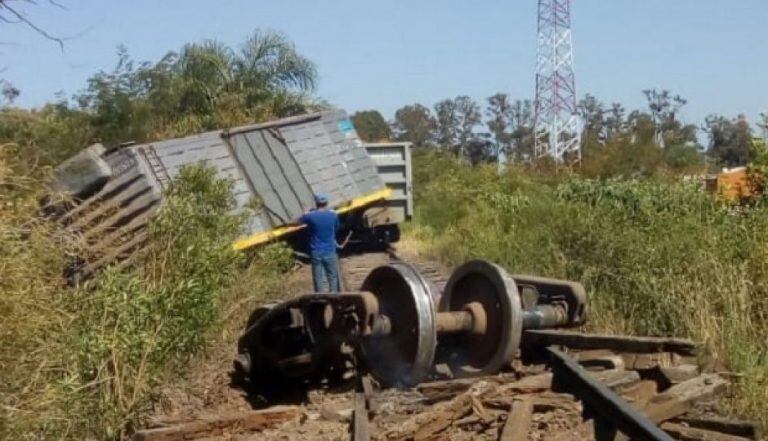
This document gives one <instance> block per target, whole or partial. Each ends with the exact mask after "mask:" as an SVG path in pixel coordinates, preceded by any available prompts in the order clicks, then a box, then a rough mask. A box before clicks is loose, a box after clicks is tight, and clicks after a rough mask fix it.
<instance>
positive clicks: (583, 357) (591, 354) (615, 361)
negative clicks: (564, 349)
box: [574, 350, 626, 371]
mask: <svg viewBox="0 0 768 441" xmlns="http://www.w3.org/2000/svg"><path fill="white" fill-rule="evenodd" d="M574 359H576V361H578V362H579V364H580V365H582V366H584V369H586V370H588V371H595V370H597V371H599V370H616V369H625V367H626V365H625V363H624V358H623V357H622V356H621V355H617V354H614V353H613V352H611V351H606V350H597V351H586V352H581V353H579V354H578V357H574Z"/></svg>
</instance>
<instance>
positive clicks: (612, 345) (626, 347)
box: [523, 329, 699, 355]
mask: <svg viewBox="0 0 768 441" xmlns="http://www.w3.org/2000/svg"><path fill="white" fill-rule="evenodd" d="M523 343H524V344H525V345H531V346H553V345H555V346H564V347H567V348H571V349H610V350H613V351H616V352H635V353H655V352H674V353H678V354H682V355H696V353H697V352H698V350H699V345H697V344H696V343H694V342H693V341H691V340H687V339H681V338H658V337H629V336H615V335H600V334H583V333H579V332H569V331H554V330H544V329H528V330H525V331H524V332H523Z"/></svg>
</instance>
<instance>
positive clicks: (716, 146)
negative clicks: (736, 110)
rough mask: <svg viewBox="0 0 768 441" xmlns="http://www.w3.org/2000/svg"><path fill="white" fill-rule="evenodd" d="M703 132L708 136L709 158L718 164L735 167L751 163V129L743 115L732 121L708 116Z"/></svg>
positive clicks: (716, 116) (717, 116) (722, 117)
mask: <svg viewBox="0 0 768 441" xmlns="http://www.w3.org/2000/svg"><path fill="white" fill-rule="evenodd" d="M704 130H705V131H706V132H707V133H708V134H709V151H708V153H709V156H710V157H711V158H713V159H714V160H715V161H717V162H718V163H719V164H721V165H725V166H728V167H735V166H741V165H747V164H748V163H749V162H750V161H751V159H752V128H751V127H750V126H749V122H747V118H746V117H745V116H744V115H739V116H738V117H736V118H735V119H733V120H730V119H728V118H725V117H724V116H719V115H710V116H708V117H707V118H706V122H705V126H704Z"/></svg>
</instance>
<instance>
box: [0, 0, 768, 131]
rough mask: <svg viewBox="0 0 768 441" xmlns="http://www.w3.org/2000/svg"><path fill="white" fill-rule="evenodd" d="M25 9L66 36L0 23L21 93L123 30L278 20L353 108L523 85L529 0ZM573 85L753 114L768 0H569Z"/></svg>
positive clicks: (120, 1)
mask: <svg viewBox="0 0 768 441" xmlns="http://www.w3.org/2000/svg"><path fill="white" fill-rule="evenodd" d="M58 2H60V3H62V4H64V5H66V7H67V8H68V10H66V11H64V10H60V9H58V8H56V7H53V6H50V5H48V4H47V3H46V2H45V1H42V0H41V1H40V2H39V3H40V6H37V7H33V6H27V7H26V10H27V11H28V13H29V17H30V19H32V20H34V21H35V22H36V23H37V24H38V25H40V26H41V27H43V28H45V29H46V30H48V31H50V32H51V33H53V34H56V35H60V36H74V38H72V39H69V40H67V41H66V47H65V50H64V52H63V53H62V52H61V51H60V50H59V48H58V47H57V46H56V45H55V44H54V43H52V42H50V41H47V40H45V39H43V38H41V37H40V36H39V35H37V34H35V33H34V32H32V31H31V30H28V29H25V28H23V27H21V26H19V25H8V24H5V23H0V41H2V42H4V43H5V44H3V45H2V46H0V66H4V67H5V71H4V72H3V73H2V74H0V77H4V78H6V79H8V80H10V81H11V82H12V83H13V84H14V85H16V86H17V87H18V88H20V89H21V91H22V95H21V97H20V99H19V100H18V102H17V104H19V105H21V106H27V107H30V106H39V105H41V104H43V103H44V102H46V101H48V100H52V99H53V98H54V95H55V93H56V92H57V91H64V92H65V93H66V94H67V95H71V94H73V93H75V92H77V91H78V90H80V89H81V88H83V87H84V86H85V80H86V78H87V77H89V76H90V75H91V74H93V73H94V72H96V71H98V70H100V69H107V70H109V69H111V68H112V67H113V66H114V63H115V60H116V56H115V49H116V47H117V45H119V44H121V43H122V44H125V45H126V46H127V47H128V49H129V52H130V53H131V55H132V56H133V57H134V58H136V59H139V60H153V61H154V60H157V59H158V58H159V57H161V56H162V55H163V54H164V53H165V52H167V51H168V50H172V49H174V50H175V49H178V48H179V47H180V46H181V45H182V44H184V43H185V42H190V41H199V40H203V39H207V38H216V39H219V40H221V41H223V42H225V43H228V44H230V45H235V46H236V45H238V44H239V43H240V42H241V41H243V40H244V39H245V37H246V35H248V34H249V33H250V32H251V31H252V30H253V29H254V28H257V27H260V28H271V29H277V30H281V31H284V32H285V33H287V34H288V36H289V37H290V38H291V39H293V40H294V41H295V42H296V45H297V47H298V49H299V51H300V52H301V53H303V54H305V55H307V56H308V57H309V58H311V59H312V60H314V61H315V62H316V63H317V65H318V67H319V71H320V85H319V90H318V93H319V95H320V96H321V97H323V98H326V99H327V100H329V101H330V102H331V103H333V104H335V105H337V106H340V107H343V108H346V109H347V110H350V111H355V110H359V109H368V108H373V109H379V110H381V111H382V112H383V113H384V115H385V116H386V117H387V118H391V117H392V115H393V113H394V110H395V109H397V108H398V107H400V106H402V105H404V104H408V103H412V102H421V103H424V104H427V105H432V104H434V103H435V102H436V101H438V100H440V99H442V98H444V97H449V96H456V95H459V94H467V95H470V96H472V97H474V98H477V99H484V98H485V97H487V96H489V95H491V94H493V93H495V92H499V91H503V92H507V93H510V94H511V95H512V96H513V97H515V98H531V97H532V95H533V78H534V61H535V45H536V39H535V31H536V29H535V25H536V16H535V14H536V1H535V0H503V1H502V0H475V1H469V0H463V1H458V0H441V1H438V0H387V1H376V2H372V1H361V0H314V1H310V0H270V1H265V0H250V1H248V0H239V1H238V0H218V1H216V0H206V1H203V0H130V1H126V0H97V1H94V0H91V1H86V0H58ZM573 9H574V11H573V14H574V33H575V37H574V39H575V47H576V50H575V52H576V70H577V83H578V84H577V87H578V91H579V95H580V96H582V95H583V94H585V93H591V94H593V95H596V96H598V97H599V98H600V99H601V100H603V101H606V102H610V101H620V102H622V103H624V104H625V105H626V106H627V107H628V108H630V109H631V108H638V107H641V106H643V97H642V95H641V92H640V91H641V90H642V89H645V88H651V87H658V88H668V89H671V90H673V91H674V92H676V93H679V94H681V95H683V96H684V97H686V98H688V99H689V101H690V104H689V105H688V106H687V108H686V109H685V112H684V115H683V116H684V118H686V119H687V120H689V121H691V122H696V123H699V122H701V121H702V120H703V118H704V117H705V116H706V115H707V114H709V113H722V114H726V115H728V116H735V115H736V114H738V113H746V114H747V115H748V116H750V117H751V118H752V119H754V118H755V117H756V116H757V115H758V114H759V113H760V112H761V111H764V110H766V109H768V86H766V82H767V80H768V1H766V0H732V1H726V0H642V1H640V0H574V2H573Z"/></svg>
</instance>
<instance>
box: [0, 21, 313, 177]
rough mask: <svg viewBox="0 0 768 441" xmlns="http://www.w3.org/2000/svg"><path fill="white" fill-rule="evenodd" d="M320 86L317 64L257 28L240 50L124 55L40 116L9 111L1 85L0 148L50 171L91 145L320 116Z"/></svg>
mask: <svg viewBox="0 0 768 441" xmlns="http://www.w3.org/2000/svg"><path fill="white" fill-rule="evenodd" d="M317 78H318V77H317V69H316V67H315V64H314V63H313V62H312V61H311V60H309V59H308V58H306V57H305V56H303V55H301V54H300V53H299V52H298V51H297V50H296V48H295V46H294V44H293V42H291V40H289V39H288V38H287V37H286V36H285V35H284V34H282V33H280V32H272V31H261V30H256V31H254V32H253V33H252V34H251V35H250V36H248V38H246V39H245V41H244V42H243V43H242V44H241V45H240V46H239V47H230V46H228V45H226V44H224V43H222V42H219V41H216V40H206V41H203V42H201V43H189V44H186V45H184V46H183V47H182V48H180V49H179V50H177V51H169V52H168V53H167V54H166V55H165V56H163V57H162V58H161V59H160V60H159V61H157V62H149V61H136V60H134V59H132V58H131V57H130V55H129V54H128V51H127V49H126V48H124V47H120V48H119V49H118V61H117V64H116V66H115V67H114V69H112V70H110V71H100V72H97V73H96V74H95V75H93V76H91V77H90V78H89V79H88V81H87V85H86V87H85V88H84V89H83V90H81V91H80V92H78V93H76V94H75V95H73V96H71V97H66V96H59V97H57V101H56V102H54V103H50V104H47V105H45V106H43V107H42V108H40V109H32V110H26V109H19V108H15V107H13V106H12V103H13V100H14V99H15V98H16V97H18V95H19V91H18V89H16V88H14V87H12V86H10V85H9V84H7V83H3V84H0V92H2V96H3V97H4V100H5V103H4V105H3V106H2V107H0V140H4V141H12V142H16V143H18V144H20V145H23V146H27V147H29V148H28V149H27V150H26V153H27V154H29V155H36V156H38V157H39V159H40V161H42V162H43V163H56V162H58V161H60V160H62V159H64V158H66V157H68V156H70V155H71V154H73V153H74V152H76V151H77V150H79V149H81V148H83V147H84V146H86V145H88V144H89V143H92V142H101V143H104V144H105V145H107V146H111V147H114V146H118V145H119V144H121V143H123V142H128V141H135V142H142V141H147V140H153V139H163V138H172V137H177V136H184V135H188V134H192V133H198V132H202V131H205V130H212V129H216V128H221V127H228V126H234V125H240V124H248V123H252V122H254V121H264V120H269V119H274V118H280V117H284V116H291V115H295V114H299V113H303V112H307V111H310V110H312V109H316V108H320V107H323V106H325V104H324V103H322V102H321V101H319V100H318V99H317V98H316V97H315V95H314V92H315V86H316V83H317Z"/></svg>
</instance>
